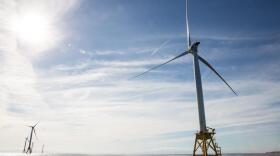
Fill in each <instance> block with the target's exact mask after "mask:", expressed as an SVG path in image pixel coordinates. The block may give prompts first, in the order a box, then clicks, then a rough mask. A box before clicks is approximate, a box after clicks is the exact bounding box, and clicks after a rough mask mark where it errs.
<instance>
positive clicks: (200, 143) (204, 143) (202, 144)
mask: <svg viewBox="0 0 280 156" xmlns="http://www.w3.org/2000/svg"><path fill="white" fill-rule="evenodd" d="M186 32H187V42H188V43H187V49H186V50H185V51H184V52H182V53H181V54H179V55H177V56H175V57H174V58H172V59H170V60H168V61H166V62H164V63H162V64H160V65H157V66H155V67H152V68H150V69H149V70H147V71H145V72H143V73H141V74H139V75H136V76H134V77H132V79H134V78H137V77H140V76H142V75H144V74H146V73H148V72H150V71H152V70H155V69H157V68H159V67H161V66H163V65H165V64H168V63H170V62H172V61H174V60H176V59H178V58H180V57H183V56H185V55H188V54H191V55H192V56H193V68H194V78H195V86H196V99H197V105H198V114H199V126H200V131H199V132H198V133H196V139H195V145H194V150H193V155H196V152H197V151H198V149H199V148H201V152H202V155H203V156H208V152H207V151H208V149H209V148H211V149H212V150H213V151H214V154H215V155H216V156H220V155H221V151H220V147H219V146H218V144H217V143H216V142H215V138H214V135H215V134H216V132H215V129H212V128H208V127H207V126H206V118H205V109H204V99H203V90H202V82H201V74H200V67H199V61H200V62H202V63H203V64H204V65H206V66H207V67H208V68H210V70H212V71H213V72H214V73H215V74H216V75H217V76H218V77H219V78H220V79H221V80H222V81H223V82H224V83H225V84H226V85H227V87H228V88H229V89H230V90H231V91H232V92H233V93H234V94H235V95H236V96H237V93H236V92H235V91H234V90H233V88H232V87H231V86H230V85H229V84H228V83H227V82H226V80H225V79H224V78H223V77H222V76H221V75H220V74H219V73H218V72H217V71H216V70H215V69H214V68H213V67H212V65H211V64H210V63H209V62H208V61H206V60H205V59H204V58H202V57H201V56H199V55H198V46H199V44H200V42H194V43H192V42H191V35H190V30H189V19H188V2H187V0H186Z"/></svg>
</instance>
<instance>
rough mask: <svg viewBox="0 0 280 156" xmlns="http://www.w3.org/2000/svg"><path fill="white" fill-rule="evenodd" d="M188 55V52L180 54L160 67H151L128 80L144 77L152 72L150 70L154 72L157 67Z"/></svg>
mask: <svg viewBox="0 0 280 156" xmlns="http://www.w3.org/2000/svg"><path fill="white" fill-rule="evenodd" d="M188 53H189V51H185V52H183V53H181V54H180V55H177V56H176V57H174V58H172V59H170V60H168V61H166V62H164V63H162V64H160V65H157V66H155V67H152V68H150V69H149V70H147V71H145V72H143V73H141V74H138V75H136V76H134V77H132V78H130V79H134V78H137V77H139V76H141V75H144V74H146V73H148V72H150V71H152V70H154V69H156V68H159V67H161V66H163V65H165V64H167V63H169V62H171V61H173V60H176V59H177V58H179V57H182V56H184V55H187V54H188Z"/></svg>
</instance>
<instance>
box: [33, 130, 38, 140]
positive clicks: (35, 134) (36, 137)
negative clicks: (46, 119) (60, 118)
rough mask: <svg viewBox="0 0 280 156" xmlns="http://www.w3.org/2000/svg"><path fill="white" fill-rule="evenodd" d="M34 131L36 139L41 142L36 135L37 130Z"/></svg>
mask: <svg viewBox="0 0 280 156" xmlns="http://www.w3.org/2000/svg"><path fill="white" fill-rule="evenodd" d="M33 131H34V134H35V137H36V139H37V140H39V139H38V137H37V134H36V131H35V129H34V130H33Z"/></svg>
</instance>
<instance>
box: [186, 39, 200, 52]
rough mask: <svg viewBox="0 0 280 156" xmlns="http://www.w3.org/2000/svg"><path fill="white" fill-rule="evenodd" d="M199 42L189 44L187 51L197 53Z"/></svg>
mask: <svg viewBox="0 0 280 156" xmlns="http://www.w3.org/2000/svg"><path fill="white" fill-rule="evenodd" d="M199 44H200V42H195V43H193V44H192V45H191V47H190V49H189V50H188V51H189V53H192V54H193V53H197V48H198V45H199Z"/></svg>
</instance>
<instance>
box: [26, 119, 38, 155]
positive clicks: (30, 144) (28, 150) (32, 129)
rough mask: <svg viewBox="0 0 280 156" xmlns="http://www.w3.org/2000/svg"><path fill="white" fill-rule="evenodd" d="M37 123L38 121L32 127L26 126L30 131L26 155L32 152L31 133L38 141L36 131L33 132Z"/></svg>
mask: <svg viewBox="0 0 280 156" xmlns="http://www.w3.org/2000/svg"><path fill="white" fill-rule="evenodd" d="M38 123H39V121H38V122H37V123H36V124H35V125H34V126H27V127H30V128H31V131H30V137H29V144H28V148H27V150H26V153H30V154H31V153H32V150H33V142H32V137H33V133H34V135H35V137H36V138H37V139H38V137H37V134H36V131H35V127H36V126H37V125H38Z"/></svg>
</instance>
